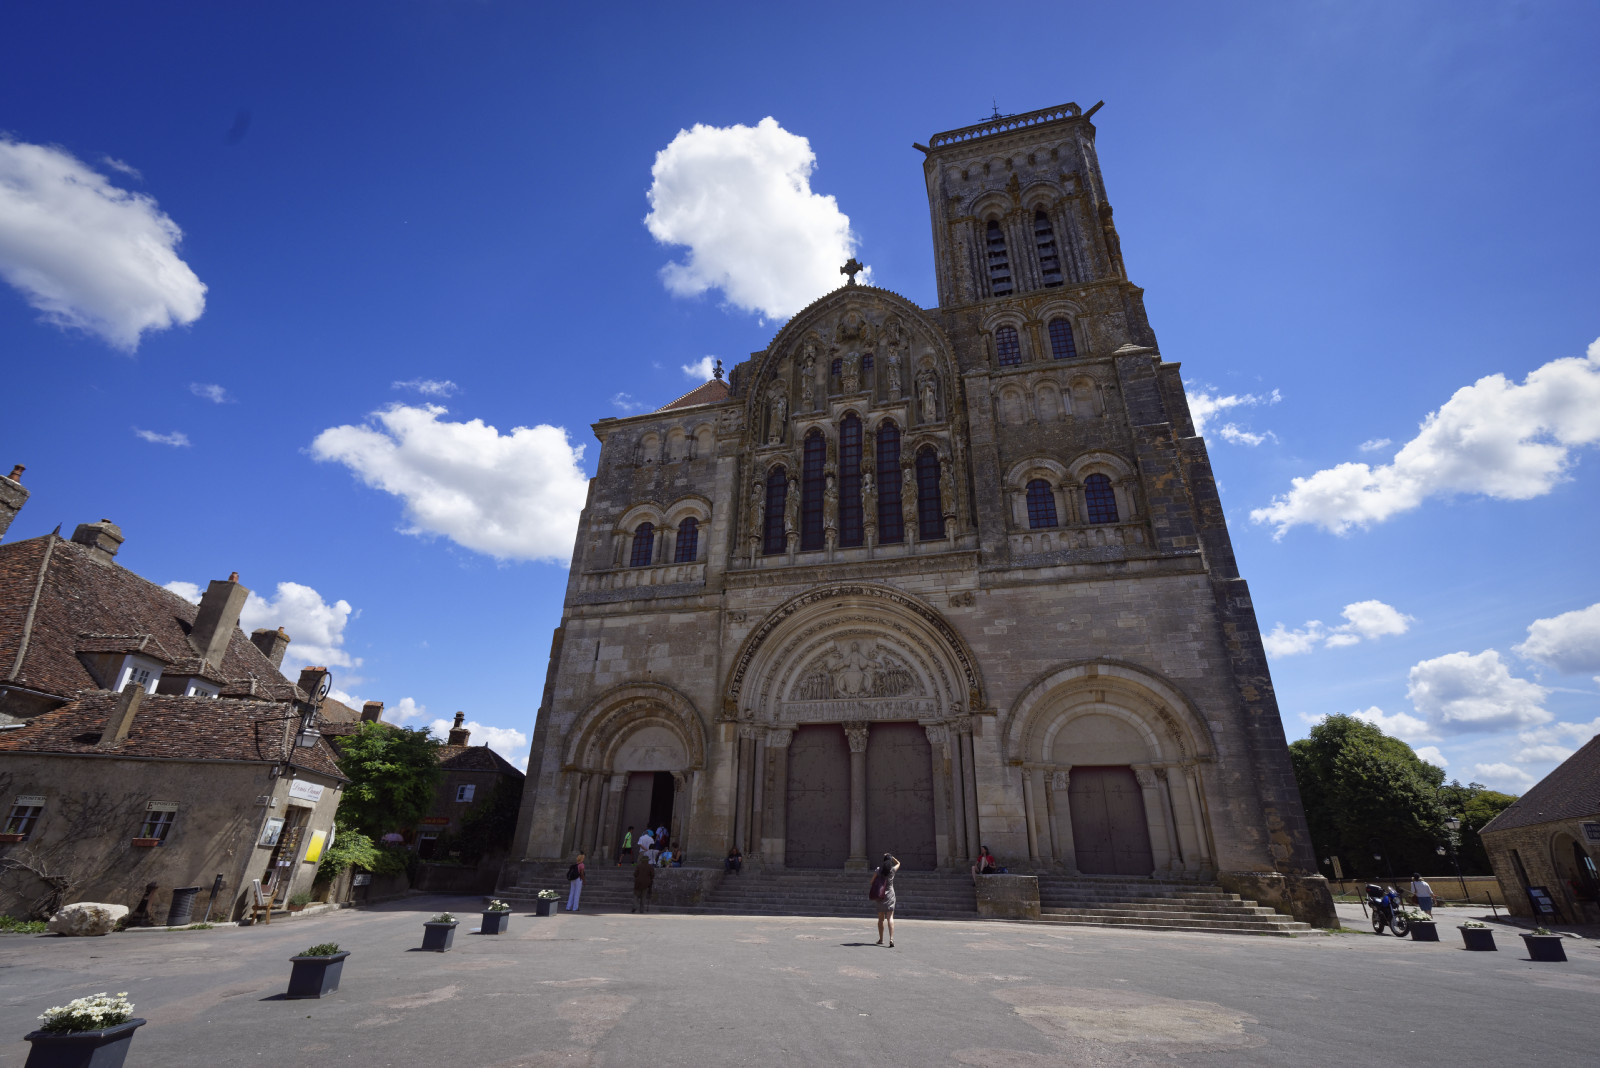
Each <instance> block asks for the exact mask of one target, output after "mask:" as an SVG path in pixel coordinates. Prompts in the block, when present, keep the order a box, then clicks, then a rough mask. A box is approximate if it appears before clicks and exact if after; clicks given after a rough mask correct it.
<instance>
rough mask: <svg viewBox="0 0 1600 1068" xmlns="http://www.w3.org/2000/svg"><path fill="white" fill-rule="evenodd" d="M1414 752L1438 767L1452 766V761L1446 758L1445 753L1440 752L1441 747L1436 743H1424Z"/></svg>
mask: <svg viewBox="0 0 1600 1068" xmlns="http://www.w3.org/2000/svg"><path fill="white" fill-rule="evenodd" d="M1413 752H1415V753H1416V754H1417V756H1419V757H1421V758H1422V759H1423V760H1426V761H1427V762H1428V763H1430V764H1432V765H1433V766H1434V767H1436V768H1448V767H1449V766H1450V761H1448V760H1446V759H1445V758H1444V754H1443V753H1441V752H1439V747H1438V746H1436V745H1424V746H1422V747H1421V748H1418V749H1414V750H1413Z"/></svg>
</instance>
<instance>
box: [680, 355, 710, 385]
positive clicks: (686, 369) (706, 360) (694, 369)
mask: <svg viewBox="0 0 1600 1068" xmlns="http://www.w3.org/2000/svg"><path fill="white" fill-rule="evenodd" d="M678 369H679V370H681V371H682V372H683V373H684V375H685V376H686V377H688V378H692V379H694V381H695V384H696V385H698V384H699V383H701V382H709V381H711V375H712V373H713V372H715V371H716V369H717V360H716V357H714V356H702V357H700V358H699V359H698V360H696V361H695V362H694V363H684V364H679V365H678Z"/></svg>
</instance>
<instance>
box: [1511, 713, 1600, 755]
mask: <svg viewBox="0 0 1600 1068" xmlns="http://www.w3.org/2000/svg"><path fill="white" fill-rule="evenodd" d="M1597 734H1600V716H1596V717H1595V718H1594V719H1592V720H1590V721H1589V722H1588V723H1551V724H1549V725H1548V726H1544V727H1534V728H1532V729H1531V730H1525V731H1520V732H1518V734H1517V737H1518V738H1519V739H1520V740H1521V741H1522V743H1523V744H1524V745H1529V746H1537V745H1559V744H1562V743H1566V744H1567V745H1570V746H1572V747H1573V748H1577V747H1578V746H1580V745H1582V744H1583V743H1584V742H1587V741H1588V740H1589V739H1590V738H1593V737H1594V736H1595V735H1597Z"/></svg>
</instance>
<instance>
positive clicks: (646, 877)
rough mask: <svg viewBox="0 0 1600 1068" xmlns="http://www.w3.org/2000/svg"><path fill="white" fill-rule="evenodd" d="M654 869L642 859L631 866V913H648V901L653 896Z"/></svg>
mask: <svg viewBox="0 0 1600 1068" xmlns="http://www.w3.org/2000/svg"><path fill="white" fill-rule="evenodd" d="M655 885H656V869H655V865H653V864H651V863H650V862H649V861H648V860H646V859H645V858H644V857H640V858H639V862H638V863H637V864H635V865H634V866H633V911H634V912H649V911H650V899H651V898H652V897H653V896H655Z"/></svg>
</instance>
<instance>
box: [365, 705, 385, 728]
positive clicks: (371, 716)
mask: <svg viewBox="0 0 1600 1068" xmlns="http://www.w3.org/2000/svg"><path fill="white" fill-rule="evenodd" d="M382 718H383V702H382V701H368V702H367V703H366V704H364V705H362V706H361V722H362V723H377V722H378V721H379V720H381V719H382Z"/></svg>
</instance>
